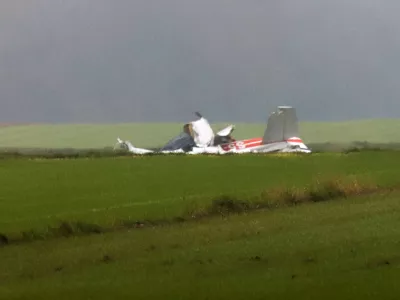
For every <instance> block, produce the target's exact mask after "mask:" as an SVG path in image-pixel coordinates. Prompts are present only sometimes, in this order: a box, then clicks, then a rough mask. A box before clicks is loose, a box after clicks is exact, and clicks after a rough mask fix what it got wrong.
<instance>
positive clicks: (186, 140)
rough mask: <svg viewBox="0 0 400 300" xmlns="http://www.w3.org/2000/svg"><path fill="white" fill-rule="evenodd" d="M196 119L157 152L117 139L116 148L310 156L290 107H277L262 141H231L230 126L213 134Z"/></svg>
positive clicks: (141, 151)
mask: <svg viewBox="0 0 400 300" xmlns="http://www.w3.org/2000/svg"><path fill="white" fill-rule="evenodd" d="M195 115H196V117H197V119H196V120H195V121H192V122H190V123H187V124H185V125H184V126H183V131H182V132H181V133H180V134H179V135H178V136H176V137H174V138H173V139H171V140H170V141H169V142H168V143H167V144H166V145H165V146H164V147H162V148H160V149H158V150H150V149H144V148H137V147H135V146H133V145H132V143H131V142H130V141H124V140H121V139H120V138H118V139H117V144H116V147H117V146H118V147H119V148H123V149H126V150H127V151H129V152H131V153H133V154H149V153H165V154H167V153H186V154H226V153H237V154H240V153H274V152H289V153H290V152H297V153H298V152H300V153H311V150H310V149H309V148H308V147H307V146H306V145H305V144H304V143H303V141H302V140H301V139H300V137H299V128H298V120H297V115H296V109H295V108H293V107H291V106H278V109H277V111H275V112H273V113H272V114H271V115H270V116H269V118H268V122H267V128H266V129H265V132H264V136H263V137H257V138H250V139H244V140H235V139H234V138H233V137H232V132H233V131H234V129H235V127H234V125H229V126H228V127H226V128H224V129H222V130H220V131H218V132H217V133H216V134H214V131H213V130H212V128H211V126H210V124H209V123H208V121H207V119H205V118H204V117H203V116H202V115H201V114H200V113H198V112H196V113H195ZM116 147H114V149H115V148H116Z"/></svg>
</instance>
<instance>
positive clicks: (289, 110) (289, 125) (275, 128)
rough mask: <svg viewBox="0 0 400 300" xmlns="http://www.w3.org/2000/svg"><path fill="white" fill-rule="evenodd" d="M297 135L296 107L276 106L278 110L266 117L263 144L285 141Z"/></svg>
mask: <svg viewBox="0 0 400 300" xmlns="http://www.w3.org/2000/svg"><path fill="white" fill-rule="evenodd" d="M298 136H299V124H298V119H297V115H296V109H295V108H294V107H291V106H278V110H277V111H275V112H273V113H272V114H271V115H270V116H269V118H268V123H267V129H266V130H265V132H264V136H263V144H269V143H275V142H282V141H287V140H288V139H290V138H293V137H298Z"/></svg>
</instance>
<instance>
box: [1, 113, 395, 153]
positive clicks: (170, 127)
mask: <svg viewBox="0 0 400 300" xmlns="http://www.w3.org/2000/svg"><path fill="white" fill-rule="evenodd" d="M210 121H211V120H210ZM226 125H227V124H222V123H215V124H214V125H213V127H214V128H215V129H216V130H218V129H221V128H223V127H224V126H226ZM235 125H236V130H235V137H237V138H238V139H242V138H251V137H258V136H262V135H263V133H264V130H265V127H266V125H265V124H246V123H236V124H235ZM181 129H182V124H180V123H124V124H70V125H69V124H58V125H52V124H39V125H21V126H7V127H0V145H1V147H6V148H57V149H63V148H104V147H112V146H114V143H115V142H116V139H117V137H118V136H119V137H121V138H122V139H128V140H130V141H131V142H132V143H133V144H134V145H137V146H140V147H158V146H161V145H164V143H166V142H167V141H168V140H169V139H170V138H172V137H173V136H175V135H176V134H177V133H179V132H180V131H181ZM300 133H301V137H302V138H303V139H304V141H305V142H306V143H308V144H321V143H333V144H339V145H340V147H343V146H344V147H347V146H348V145H349V144H351V143H352V142H353V141H368V142H370V143H381V144H386V143H399V142H400V120H397V119H393V120H391V119H388V120H386V119H382V120H381V119H376V120H359V121H349V122H300ZM342 145H343V146H342Z"/></svg>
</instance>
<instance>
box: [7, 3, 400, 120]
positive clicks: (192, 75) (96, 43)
mask: <svg viewBox="0 0 400 300" xmlns="http://www.w3.org/2000/svg"><path fill="white" fill-rule="evenodd" d="M399 9H400V2H398V1H394V0H392V1H390V0H386V1H375V0H302V1H298V0H269V1H262V0H248V1H242V0H202V1H187V0H179V1H178V0H169V1H163V0H154V1H148V0H137V1H131V0H116V1H109V0H90V1H89V0H68V1H62V0H36V1H34V2H32V1H28V0H13V1H11V0H9V1H3V2H1V3H0V101H1V109H0V119H1V120H2V122H20V121H25V122H32V121H36V122H45V121H47V122H48V121H50V122H142V121H187V120H188V118H189V119H190V117H191V112H192V111H196V110H200V111H202V112H203V113H204V114H205V115H206V116H207V117H208V118H209V119H210V121H250V122H262V121H264V120H265V118H266V115H267V113H268V112H269V111H271V110H272V109H274V107H275V106H276V105H279V104H289V105H295V106H296V107H297V109H298V114H299V117H300V118H301V119H302V120H343V119H353V118H371V117H379V118H380V117H399V116H400V100H399V99H398V98H400V85H399V84H398V78H400V71H399V69H400V60H399V56H400V54H399V53H400V51H399V50H400V38H399V37H400V26H399V25H400V21H398V16H397V15H396V14H397V12H398V11H399Z"/></svg>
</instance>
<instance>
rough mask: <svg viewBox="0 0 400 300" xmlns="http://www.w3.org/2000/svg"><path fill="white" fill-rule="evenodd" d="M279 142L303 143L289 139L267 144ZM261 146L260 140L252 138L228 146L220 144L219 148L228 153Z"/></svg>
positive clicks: (295, 139)
mask: <svg viewBox="0 0 400 300" xmlns="http://www.w3.org/2000/svg"><path fill="white" fill-rule="evenodd" d="M280 142H289V143H303V141H302V140H301V139H300V138H290V139H288V140H286V141H276V142H270V143H267V144H273V143H280ZM261 145H263V142H262V138H252V139H247V140H241V141H235V142H232V143H228V144H222V145H221V148H222V149H223V150H224V151H230V150H243V149H249V148H254V147H258V146H261Z"/></svg>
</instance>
